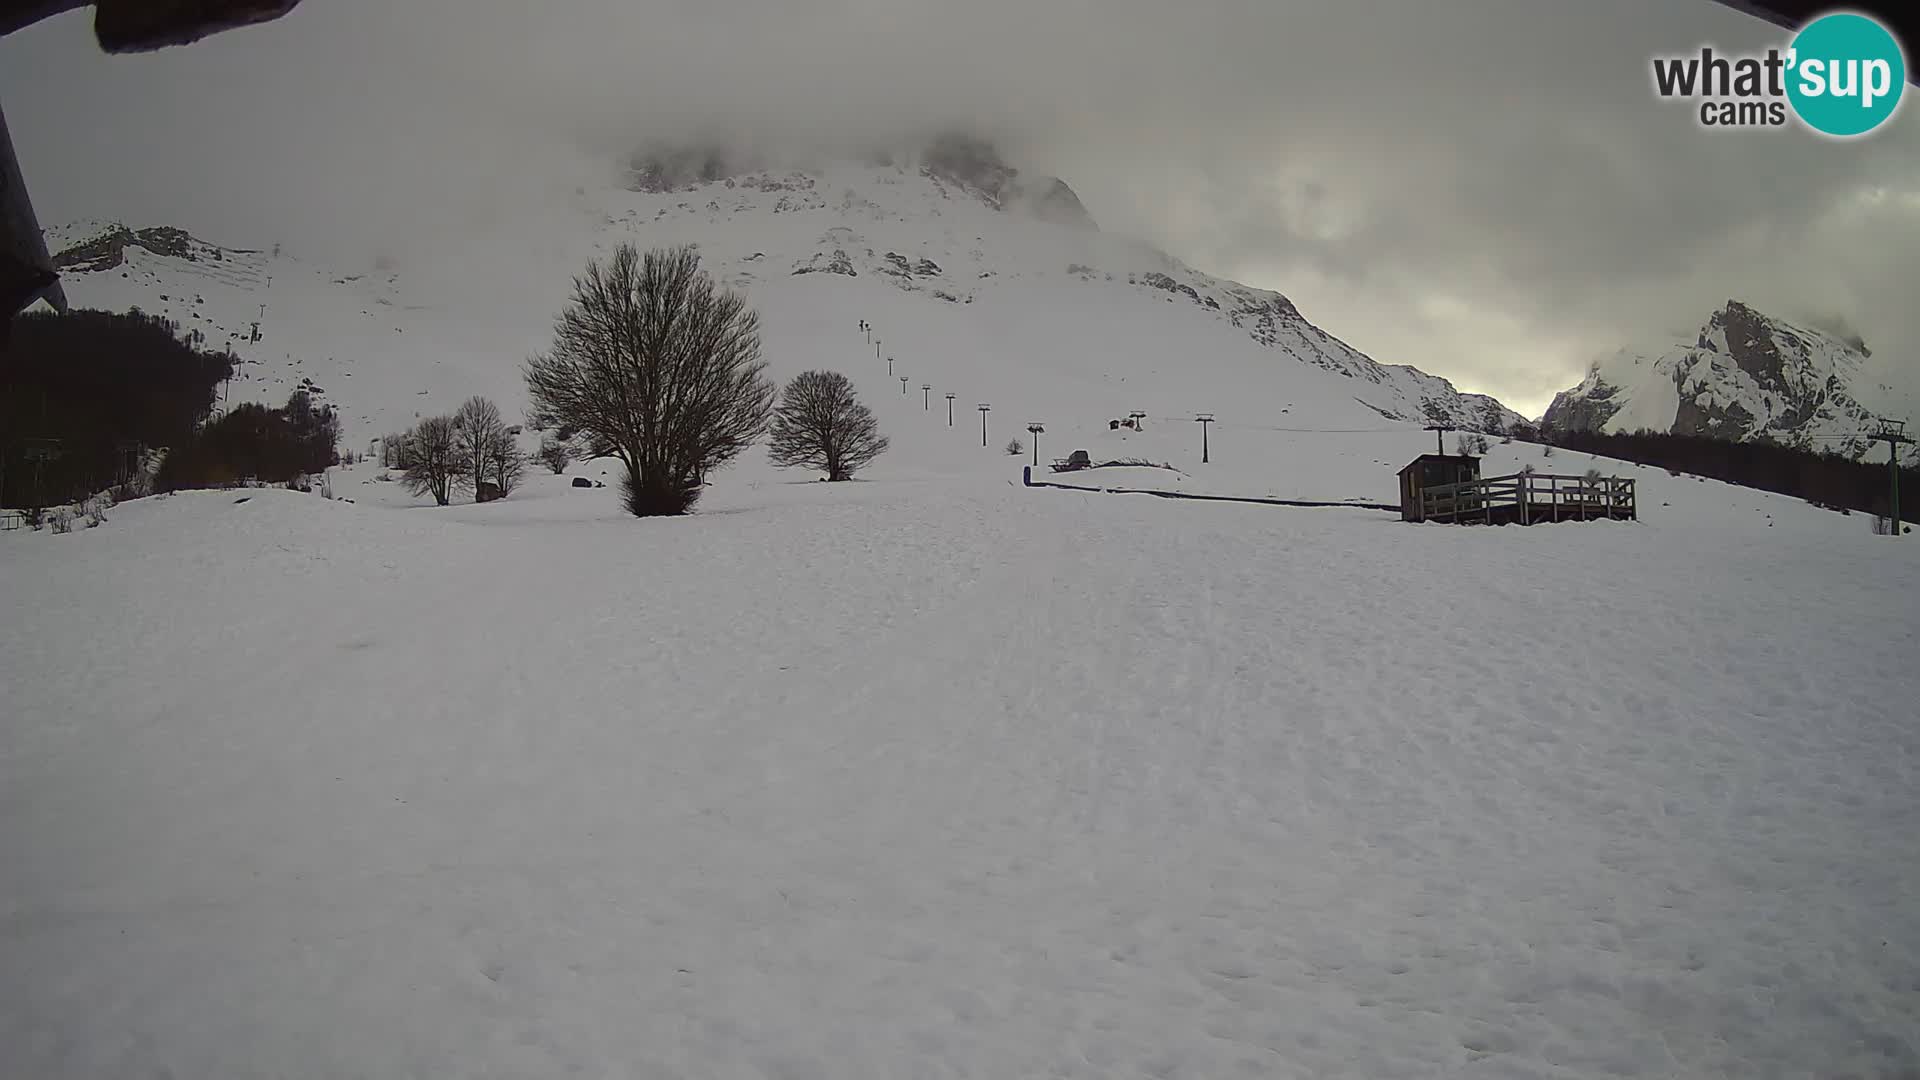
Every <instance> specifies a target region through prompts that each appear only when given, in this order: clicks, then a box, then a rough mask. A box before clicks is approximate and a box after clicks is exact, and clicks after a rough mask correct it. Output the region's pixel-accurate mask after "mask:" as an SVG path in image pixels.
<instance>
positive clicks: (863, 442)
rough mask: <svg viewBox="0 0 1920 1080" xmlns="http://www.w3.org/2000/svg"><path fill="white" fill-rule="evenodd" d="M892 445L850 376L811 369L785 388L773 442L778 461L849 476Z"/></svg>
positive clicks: (832, 475)
mask: <svg viewBox="0 0 1920 1080" xmlns="http://www.w3.org/2000/svg"><path fill="white" fill-rule="evenodd" d="M886 449H887V437H886V436H885V435H882V434H880V431H879V428H878V427H877V426H876V425H875V424H874V420H873V411H872V410H871V409H868V408H867V407H866V406H865V405H862V404H861V403H860V401H859V400H858V399H857V398H855V397H854V393H853V384H852V383H851V382H849V381H848V380H847V377H846V376H845V375H842V374H840V373H839V372H837V371H806V372H802V373H801V374H799V375H796V376H795V377H794V379H793V381H792V382H790V383H788V384H787V388H786V389H785V390H783V391H781V393H780V406H779V408H777V409H775V410H774V412H773V437H772V439H771V440H770V443H769V450H770V451H771V457H772V458H773V463H774V464H775V465H779V466H782V467H785V468H792V467H794V466H796V465H799V466H807V467H809V468H815V469H822V470H825V472H826V474H827V479H828V480H848V479H851V478H852V477H853V474H854V473H855V472H857V471H859V470H860V469H864V468H866V467H867V466H868V465H869V464H871V463H872V461H873V459H874V458H877V457H879V456H880V455H881V454H883V453H885V452H886Z"/></svg>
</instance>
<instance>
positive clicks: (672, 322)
mask: <svg viewBox="0 0 1920 1080" xmlns="http://www.w3.org/2000/svg"><path fill="white" fill-rule="evenodd" d="M553 337H554V340H553V347H552V349H550V350H549V351H548V352H545V353H541V354H538V355H535V356H534V357H533V358H532V359H530V360H528V361H527V365H526V378H527V390H528V392H529V394H530V395H531V397H532V399H533V405H534V410H535V414H536V415H537V416H539V417H540V418H541V420H542V422H543V423H551V424H552V426H555V427H559V428H561V429H563V430H564V431H567V432H577V433H578V435H579V437H580V438H581V439H582V440H583V442H584V443H585V446H584V453H585V455H586V456H588V457H602V456H612V457H617V458H619V459H620V462H621V463H622V464H623V465H625V466H626V476H625V477H624V478H623V488H624V491H625V495H626V504H627V509H628V510H629V511H630V512H632V513H633V514H635V515H637V516H641V517H647V516H652V515H657V514H684V513H686V512H687V511H688V510H690V509H692V507H693V504H694V502H695V501H696V500H697V499H698V498H699V497H700V486H701V484H702V482H703V481H704V479H705V477H706V474H707V473H708V471H710V470H712V469H714V468H717V467H719V466H721V465H724V464H725V463H727V462H728V461H731V460H732V459H733V458H734V457H736V456H738V455H739V454H740V452H741V451H742V450H745V449H746V448H747V447H748V446H751V445H752V444H753V442H754V440H755V439H757V438H759V437H760V435H761V433H762V432H764V431H765V430H766V427H767V419H768V416H769V413H770V412H771V410H772V407H773V394H774V388H773V384H772V383H771V382H769V381H767V379H766V377H765V374H764V372H765V370H766V364H765V363H764V362H762V361H761V359H760V320H759V316H758V315H756V314H755V313H754V312H753V310H752V309H750V308H748V307H747V304H746V301H745V299H744V298H743V297H741V295H740V294H738V293H735V292H733V291H731V290H727V289H716V288H715V287H714V284H713V279H712V278H711V277H709V276H708V275H707V274H706V273H704V272H702V271H701V270H700V257H699V256H698V255H696V254H695V253H694V251H693V249H692V248H690V247H679V248H662V249H656V250H653V251H649V252H647V253H646V254H645V255H644V256H643V255H641V254H640V253H639V252H637V251H636V250H635V249H634V248H633V246H632V245H630V244H622V245H621V246H620V247H619V248H618V249H617V250H616V251H615V252H614V253H613V256H612V257H611V258H610V259H608V260H607V262H606V263H605V264H604V265H602V264H600V263H591V264H589V265H588V266H587V269H586V272H585V273H583V274H582V275H580V276H579V277H576V278H575V279H574V281H573V297H572V299H571V300H570V301H569V302H568V304H567V307H566V310H565V311H563V312H562V313H561V315H560V317H559V319H558V320H556V321H555V323H554V332H553Z"/></svg>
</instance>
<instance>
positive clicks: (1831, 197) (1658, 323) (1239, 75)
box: [0, 0, 1920, 414]
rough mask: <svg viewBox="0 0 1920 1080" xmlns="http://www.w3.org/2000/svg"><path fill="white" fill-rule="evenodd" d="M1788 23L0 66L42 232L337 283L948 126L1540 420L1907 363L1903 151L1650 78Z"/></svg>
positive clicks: (341, 22)
mask: <svg viewBox="0 0 1920 1080" xmlns="http://www.w3.org/2000/svg"><path fill="white" fill-rule="evenodd" d="M1781 33H1782V32H1781V31H1779V30H1777V29H1776V28H1773V27H1771V26H1768V25H1767V24H1764V23H1761V22H1759V21H1758V20H1755V19H1752V18H1750V17H1747V16H1744V15H1742V14H1739V13H1737V12H1733V11H1729V10H1727V9H1725V8H1723V7H1721V6H1719V5H1717V4H1713V3H1709V2H1708V0H1622V2H1618V3H1609V4H1593V3H1585V2H1582V3H1576V2H1573V0H1473V2H1471V3H1460V4H1446V5H1437V4H1430V3H1425V2H1422V0H1355V2H1349V3H1332V2H1329V0H1316V2H1313V3H1302V2H1290V0H1193V2H1191V3H1185V4H1167V3H1164V2H1160V0H1153V2H1148V0H1099V2H1096V0H974V2H971V3H965V4H956V3H951V2H948V0H941V2H933V0H926V2H920V0H680V2H661V3H633V2H616V0H555V2H554V3H550V4H541V5H528V4H521V3H517V2H508V0H408V2H407V3H404V4H395V3H389V2H387V0H307V2H306V3H303V4H301V5H300V6H299V7H298V8H296V9H295V10H294V12H293V13H292V14H290V15H288V16H287V17H286V18H284V19H282V20H280V21H278V22H275V23H271V24H268V25H265V26H261V27H256V28H252V29H248V30H243V31H238V32H235V33H231V34H227V35H222V36H220V37H216V38H212V39H209V40H206V41H203V42H201V43H199V44H197V45H194V46H190V47H187V48H183V49H173V50H168V51H165V52H161V53H157V54H152V55H146V56H129V57H106V56H103V55H101V54H100V53H99V52H98V51H97V50H96V49H95V48H94V46H93V45H92V42H91V39H90V36H89V33H88V29H87V23H86V16H85V15H84V14H75V15H66V16H61V17H58V18H56V19H52V20H49V21H48V22H46V23H43V24H41V25H40V26H37V27H35V28H32V29H30V30H28V31H24V32H22V33H19V34H16V35H13V36H12V37H10V38H8V39H5V41H4V42H0V101H4V103H5V105H6V107H7V109H8V118H9V121H10V123H11V125H12V127H13V129H14V137H15V141H16V143H17V144H18V149H19V151H20V153H21V156H22V161H23V164H24V166H25V168H26V170H27V179H28V182H29V184H31V185H32V188H33V191H34V196H35V199H36V202H37V204H38V205H39V207H40V210H41V213H42V216H43V218H45V219H46V220H48V221H61V220H66V219H69V218H76V217H119V218H123V219H128V220H130V221H134V222H136V223H169V224H179V225H182V226H184V227H187V228H189V229H192V230H194V231H196V232H199V233H202V234H204V235H206V236H208V237H209V238H210V239H215V240H219V241H223V242H227V243H232V244H236V245H259V244H264V243H270V242H275V241H278V242H284V243H287V244H290V245H295V246H298V247H300V248H302V249H304V250H306V251H309V252H311V253H312V254H313V257H315V258H322V259H326V260H330V261H333V262H336V263H340V264H343V265H346V266H353V265H359V264H364V263H366V262H369V261H371V260H372V259H374V258H377V257H386V258H389V259H395V260H398V261H400V262H402V263H403V264H404V262H405V260H407V259H408V258H412V257H418V256H419V255H421V254H422V253H429V252H433V251H435V250H443V249H445V248H447V247H448V246H449V245H464V248H463V250H476V251H479V250H487V249H488V248H489V246H490V245H491V246H492V247H493V248H494V249H495V250H498V251H499V252H501V253H503V257H506V256H510V254H511V252H512V251H514V250H516V248H524V246H525V245H527V244H529V243H536V242H537V237H538V234H539V231H540V229H541V228H542V226H543V223H544V222H547V221H551V220H553V219H554V215H559V214H564V213H566V212H567V206H568V202H567V197H568V195H569V193H571V192H572V191H574V190H575V189H576V188H585V187H587V186H589V185H606V184H609V183H615V182H617V181H618V177H619V175H620V169H621V168H622V166H623V165H624V163H625V161H626V159H627V157H628V155H629V154H630V153H631V151H632V150H633V149H634V148H635V147H636V146H639V145H641V144H642V143H644V142H647V141H650V140H659V139H683V138H698V139H702V140H723V141H725V142H727V143H729V144H730V145H735V146H741V147H751V148H758V149H761V150H767V151H772V150H777V149H780V148H805V149H807V150H810V151H827V152H842V150H843V149H844V150H845V151H849V152H857V151H858V150H859V149H860V148H862V147H866V146H870V145H873V144H874V143H875V142H882V143H884V142H887V141H892V140H899V139H912V138H915V137H918V136H920V135H922V134H925V133H930V132H933V131H937V130H946V129H953V128H964V129H967V130H971V131H973V132H976V133H978V134H980V135H982V136H984V137H987V138H991V139H993V140H995V141H996V142H997V143H998V144H999V145H1000V146H1001V148H1002V150H1003V152H1004V153H1005V155H1006V156H1007V157H1008V158H1010V159H1011V160H1012V161H1013V162H1014V163H1015V164H1017V165H1020V166H1022V167H1026V168H1032V169H1036V170H1039V171H1043V172H1047V173H1052V174H1055V175H1059V176H1061V177H1063V178H1065V179H1066V180H1067V181H1068V182H1069V183H1071V184H1072V185H1073V187H1074V189H1075V190H1076V191H1077V192H1078V193H1079V195H1080V196H1081V199H1082V200H1083V201H1084V202H1085V204H1086V206H1087V208H1088V209H1089V210H1090V211H1091V212H1092V214H1093V216H1094V217H1095V219H1097V220H1098V221H1099V222H1100V223H1101V225H1102V226H1103V227H1104V228H1107V229H1109V230H1111V231H1119V232H1125V233H1131V234H1135V235H1138V236H1141V237H1143V238H1145V239H1147V240H1149V241H1151V242H1153V243H1154V244H1156V245H1157V246H1159V247H1161V248H1164V249H1165V250H1167V251H1169V252H1171V253H1172V254H1174V255H1176V256H1178V257H1180V258H1181V259H1183V260H1185V261H1187V262H1189V263H1191V264H1193V265H1194V266H1196V267H1197V268H1199V269H1202V270H1205V271H1208V272H1210V273H1215V274H1220V275H1223V276H1227V277H1232V278H1237V279H1239V280H1242V281H1245V282H1248V283H1249V284H1254V285H1259V286H1263V287H1267V288H1273V289H1278V290H1280V291H1282V292H1285V293H1287V294H1288V295H1289V296H1291V297H1292V298H1293V299H1294V300H1295V301H1296V302H1297V303H1298V304H1299V305H1300V307H1301V309H1302V310H1303V311H1304V312H1305V313H1306V314H1307V316H1308V317H1309V318H1311V319H1313V320H1314V321H1315V322H1317V323H1319V324H1320V325H1321V326H1323V327H1325V328H1326V329H1328V330H1329V331H1330V332H1333V333H1335V334H1337V335H1339V336H1341V337H1343V338H1345V339H1347V340H1348V341H1350V342H1352V343H1353V344H1354V345H1356V346H1358V347H1359V348H1362V349H1364V350H1366V351H1368V352H1370V353H1371V354H1373V355H1374V356H1375V357H1376V358H1377V359H1380V360H1382V361H1385V362H1398V363H1410V364H1414V365H1416V366H1419V367H1422V368H1425V369H1427V370H1430V371H1434V372H1436V373H1439V374H1443V375H1446V376H1448V377H1450V378H1452V379H1453V380H1454V381H1455V382H1456V383H1458V384H1460V385H1461V386H1462V387H1463V388H1464V389H1470V390H1478V391H1484V392H1488V393H1493V394H1496V395H1498V396H1500V397H1501V398H1502V399H1503V400H1506V401H1507V402H1508V403H1510V404H1511V405H1513V406H1514V407H1516V408H1518V409H1520V410H1521V411H1523V412H1528V413H1531V414H1537V413H1538V412H1539V411H1540V410H1541V409H1542V408H1544V407H1545V405H1546V402H1547V400H1548V399H1549V398H1550V397H1551V396H1552V394H1553V393H1554V392H1555V391H1557V390H1560V389H1563V388H1565V387H1566V386H1568V385H1570V384H1571V383H1573V382H1575V381H1577V380H1578V378H1579V377H1580V374H1581V372H1582V369H1583V368H1584V367H1585V365H1586V363H1587V362H1588V361H1589V359H1590V358H1591V357H1592V356H1594V355H1595V354H1597V353H1601V352H1608V351H1611V350H1612V349H1614V348H1616V347H1618V346H1620V345H1625V344H1643V343H1646V342H1649V341H1652V342H1659V341H1661V340H1665V339H1679V338H1690V337H1691V336H1692V335H1693V333H1694V331H1695V329H1696V328H1697V327H1698V325H1699V324H1700V323H1701V322H1702V321H1704V320H1705V318H1706V317H1707V315H1708V314H1709V313H1710V312H1711V311H1712V310H1713V309H1714V308H1716V307H1718V306H1719V305H1720V304H1722V303H1724V302H1725V301H1726V300H1728V299H1730V298H1736V297H1737V298H1740V299H1742V300H1745V301H1747V302H1749V303H1751V304H1753V305H1755V306H1757V307H1759V308H1761V309H1762V310H1766V311H1769V312H1772V313H1775V314H1779V315H1783V316H1786V317H1789V318H1800V319H1810V318H1811V319H1818V320H1820V321H1821V322H1822V323H1823V325H1844V326H1846V327H1848V328H1849V330H1850V332H1851V333H1853V334H1854V335H1856V336H1859V337H1861V338H1863V339H1864V340H1866V341H1867V342H1868V343H1869V344H1870V345H1871V346H1872V349H1873V354H1874V355H1873V360H1872V363H1874V364H1875V365H1881V368H1880V374H1882V375H1883V376H1886V375H1893V376H1896V377H1897V376H1899V375H1901V373H1902V368H1903V367H1904V366H1905V365H1908V364H1910V363H1911V360H1910V359H1909V358H1911V357H1913V356H1915V355H1916V353H1920V307H1916V306H1915V305H1913V304H1912V303H1911V301H1910V296H1911V282H1912V281H1914V280H1916V278H1920V129H1917V128H1916V125H1917V124H1920V121H1916V120H1915V119H1914V116H1915V113H1914V111H1913V110H1912V109H1911V108H1907V109H1904V110H1903V112H1902V114H1901V115H1900V116H1899V117H1897V118H1896V119H1895V120H1894V121H1893V122H1892V123H1891V124H1890V125H1889V126H1888V127H1887V128H1884V129H1883V130H1882V131H1881V132H1880V133H1879V134H1877V135H1875V136H1874V137H1871V138H1868V139H1865V140H1861V141H1857V142H1848V143H1841V142H1833V141H1827V140H1822V139H1819V138H1816V137H1814V136H1811V135H1808V134H1805V133H1801V132H1798V131H1792V130H1787V131H1778V130H1774V131H1762V132H1738V133H1710V132H1703V131H1701V130H1700V129H1699V128H1698V127H1697V126H1696V124H1695V120H1694V118H1693V116H1692V115H1691V113H1690V112H1689V111H1688V107H1687V106H1686V105H1685V104H1684V103H1676V102H1667V101H1661V100H1659V99H1658V98H1657V97H1656V96H1655V95H1654V93H1653V91H1652V88H1651V85H1650V77H1649V60H1650V58H1651V57H1652V56H1654V55H1658V54H1669V53H1674V52H1678V51H1684V50H1687V49H1695V48H1698V47H1699V46H1700V45H1702V44H1713V45H1715V46H1717V47H1720V48H1724V49H1728V50H1755V49H1760V48H1764V47H1765V46H1766V45H1767V44H1770V43H1773V42H1774V41H1775V40H1776V39H1777V38H1778V37H1779V36H1780V35H1781Z"/></svg>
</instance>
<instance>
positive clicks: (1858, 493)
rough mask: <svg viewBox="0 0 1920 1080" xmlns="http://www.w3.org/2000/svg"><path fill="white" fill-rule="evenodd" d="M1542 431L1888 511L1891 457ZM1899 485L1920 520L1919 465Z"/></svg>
mask: <svg viewBox="0 0 1920 1080" xmlns="http://www.w3.org/2000/svg"><path fill="white" fill-rule="evenodd" d="M1538 434H1539V438H1540V441H1542V442H1544V443H1546V444H1548V445H1549V446H1558V447H1563V448H1565V449H1568V450H1577V451H1579V452H1581V453H1587V454H1598V455H1600V456H1602V457H1610V458H1619V459H1620V460H1622V461H1635V462H1639V463H1641V464H1643V465H1655V466H1658V467H1660V468H1663V469H1667V470H1669V471H1672V472H1684V473H1691V474H1693V475H1695V476H1705V477H1708V478H1709V479H1713V480H1724V481H1726V482H1727V483H1730V484H1739V485H1741V486H1742V487H1750V488H1759V489H1760V490H1762V491H1771V492H1774V493H1775V494H1779V495H1790V496H1792V497H1794V498H1798V499H1805V500H1806V501H1808V502H1810V503H1813V504H1815V505H1817V506H1824V507H1828V508H1831V509H1835V510H1859V511H1863V512H1866V513H1870V514H1875V515H1878V516H1881V517H1885V516H1887V515H1888V513H1889V506H1888V503H1889V496H1890V487H1891V481H1892V477H1891V476H1890V475H1889V473H1890V469H1889V468H1888V466H1887V463H1886V462H1885V461H1881V462H1877V463H1876V462H1871V461H1859V460H1855V459H1853V458H1849V457H1844V456H1842V455H1840V454H1837V453H1831V452H1829V453H1815V452H1813V451H1809V450H1803V449H1799V448H1796V447H1791V446H1782V445H1780V444H1778V443H1771V442H1757V441H1756V442H1728V441H1726V440H1724V439H1710V438H1705V437H1702V436H1698V435H1670V434H1666V433H1664V432H1653V431H1639V432H1634V433H1631V434H1626V433H1621V434H1603V433H1601V432H1597V431H1557V430H1554V429H1552V428H1545V429H1542V430H1541V431H1540V432H1539V433H1538ZM1900 490H1901V492H1902V495H1901V499H1900V516H1901V518H1903V519H1904V520H1906V521H1914V522H1920V469H1914V468H1902V469H1901V470H1900Z"/></svg>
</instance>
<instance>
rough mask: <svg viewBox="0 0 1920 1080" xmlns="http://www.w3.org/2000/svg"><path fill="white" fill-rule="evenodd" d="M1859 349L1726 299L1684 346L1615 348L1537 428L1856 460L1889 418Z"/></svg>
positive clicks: (1886, 399)
mask: <svg viewBox="0 0 1920 1080" xmlns="http://www.w3.org/2000/svg"><path fill="white" fill-rule="evenodd" d="M1866 359H1867V353H1866V346H1865V345H1864V344H1863V343H1861V342H1859V341H1857V340H1854V341H1849V340H1846V339H1843V338H1841V337H1838V336H1836V335H1834V334H1831V333H1828V332H1826V331H1823V330H1818V329H1815V328H1813V327H1810V326H1806V325H1804V324H1800V323H1794V322H1789V321H1788V320H1786V319H1781V318H1777V317H1774V316H1771V315H1767V314H1764V313H1762V312H1760V311H1756V310H1754V309H1753V308H1751V307H1748V306H1747V305H1746V304H1743V303H1740V302H1739V301H1737V300H1729V301H1728V302H1727V305H1726V306H1725V307H1724V308H1721V309H1720V310H1719V311H1716V312H1714V313H1713V316H1712V317H1711V318H1709V319H1708V320H1707V321H1706V323H1705V324H1704V325H1703V326H1701V328H1700V332H1699V334H1698V336H1697V337H1696V338H1695V339H1694V340H1693V341H1691V342H1677V343H1675V344H1673V345H1671V346H1669V347H1666V348H1658V349H1651V350H1648V349H1622V350H1620V351H1619V352H1617V353H1615V354H1614V355H1613V356H1611V357H1608V358H1606V359H1603V360H1600V361H1597V362H1595V364H1594V365H1593V367H1592V368H1591V369H1589V370H1588V372H1587V377H1586V378H1585V379H1584V380H1583V381H1582V382H1581V383H1580V385H1578V386H1576V387H1574V388H1572V389H1571V390H1567V391H1565V392H1563V393H1561V394H1559V395H1557V396H1555V398H1554V399H1553V404H1552V405H1551V406H1549V407H1548V409H1547V413H1546V417H1545V422H1546V423H1547V424H1549V425H1551V426H1554V427H1558V428H1562V429H1565V430H1573V431H1595V430H1598V431H1609V432H1622V431H1640V430H1648V431H1662V432H1672V433H1674V434H1677V435H1705V436H1712V437H1716V438H1724V439H1729V440H1734V441H1740V440H1746V439H1766V440H1770V441H1773V442H1778V443H1783V444H1786V445H1790V446H1800V447H1806V448H1809V449H1813V450H1823V451H1824V450H1832V451H1835V452H1838V453H1842V454H1846V455H1849V456H1855V457H1857V456H1859V455H1861V454H1862V453H1864V452H1865V451H1866V450H1868V449H1869V448H1870V447H1871V446H1872V445H1873V444H1872V443H1871V442H1869V441H1868V439H1867V438H1866V435H1867V434H1868V433H1870V432H1872V431H1874V430H1875V429H1877V428H1878V427H1879V426H1880V421H1881V420H1882V419H1883V418H1891V419H1905V417H1903V416H1899V415H1897V414H1895V413H1894V408H1897V406H1894V408H1889V406H1890V405H1892V404H1893V402H1892V399H1891V397H1890V396H1889V395H1890V392H1891V388H1888V387H1881V386H1876V385H1874V384H1872V382H1871V380H1869V379H1867V378H1865V377H1864V375H1863V371H1864V365H1865V361H1866Z"/></svg>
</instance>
